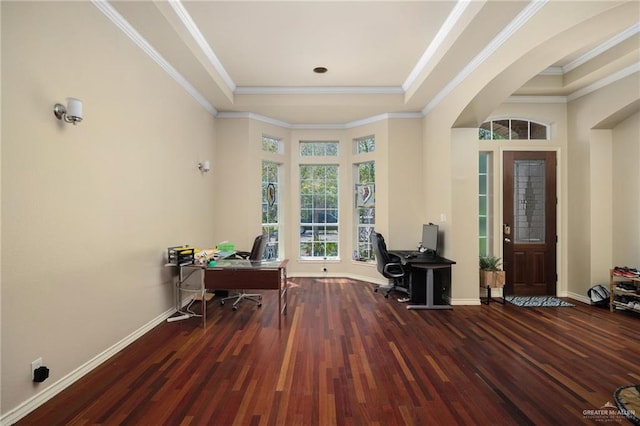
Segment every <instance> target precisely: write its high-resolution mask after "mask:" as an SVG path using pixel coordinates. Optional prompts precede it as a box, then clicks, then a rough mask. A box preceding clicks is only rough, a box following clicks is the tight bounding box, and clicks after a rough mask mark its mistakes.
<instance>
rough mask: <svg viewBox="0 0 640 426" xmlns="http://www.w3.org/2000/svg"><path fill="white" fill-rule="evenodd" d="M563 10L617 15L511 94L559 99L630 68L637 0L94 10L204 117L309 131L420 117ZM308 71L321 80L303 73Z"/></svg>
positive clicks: (199, 4) (167, 5)
mask: <svg viewBox="0 0 640 426" xmlns="http://www.w3.org/2000/svg"><path fill="white" fill-rule="evenodd" d="M562 3H565V5H564V6H563V5H562ZM566 3H570V4H571V6H570V7H572V8H573V9H570V10H572V11H576V12H577V13H576V14H577V15H580V16H582V15H584V18H583V19H582V20H583V21H587V20H589V19H597V17H598V15H599V14H603V16H604V14H607V13H609V14H611V13H613V12H612V11H614V10H615V9H616V8H618V9H620V10H622V9H623V8H626V13H625V14H624V15H625V16H627V18H626V19H617V20H615V24H608V23H606V20H603V22H605V23H604V24H603V25H607V28H606V29H602V30H601V31H600V32H599V34H597V36H591V37H585V38H584V41H582V42H581V40H580V39H576V40H573V39H572V40H569V41H570V43H569V42H568V43H565V44H566V46H565V44H562V43H558V45H559V46H562V47H563V49H564V51H561V52H554V55H549V59H548V60H549V63H546V62H545V60H544V58H543V59H542V60H538V61H537V62H536V64H537V69H535V70H534V73H533V74H532V75H534V78H531V79H529V78H524V77H523V80H522V85H521V87H520V88H518V89H517V90H515V91H514V92H513V93H511V94H513V95H527V96H554V97H570V96H572V94H576V93H578V94H580V93H581V91H585V90H588V88H589V87H592V86H593V85H596V84H598V82H599V81H603V79H607V78H609V79H611V78H613V77H611V76H614V77H615V76H616V75H622V74H625V75H629V73H634V72H635V73H637V72H638V71H639V70H640V68H638V64H639V62H640V35H639V29H640V24H639V23H638V17H637V16H638V15H636V16H635V17H634V16H633V13H634V12H636V13H637V12H638V4H639V2H638V1H637V0H634V1H626V2H622V1H621V2H617V1H609V0H606V1H602V2H595V1H590V0H587V1H584V2H582V1H574V2H557V1H550V2H545V1H537V2H527V1H471V2H467V1H464V2H456V1H406V2H403V1H353V2H351V1H280V2H275V1H193V2H186V1H183V2H179V1H172V2H166V1H153V2H151V1H143V2H137V1H125V2H110V3H106V2H95V3H94V4H96V6H97V7H98V8H100V9H101V10H102V11H103V12H104V13H105V14H107V15H108V16H109V17H110V18H111V19H112V20H113V21H114V23H115V24H117V25H119V26H120V27H121V28H122V29H123V30H124V31H125V32H126V33H127V34H128V35H129V36H130V37H131V38H132V40H133V41H135V42H136V43H138V44H139V45H140V46H141V47H142V48H143V49H144V50H145V51H147V53H149V54H150V56H152V57H153V58H154V59H155V60H156V61H157V62H158V63H159V64H160V65H161V66H163V67H164V68H165V69H166V70H167V72H169V73H170V74H171V75H172V76H174V78H175V79H176V80H177V81H178V82H180V83H181V84H182V85H183V86H185V88H186V90H188V91H189V92H190V93H191V94H192V95H193V96H194V97H195V98H196V99H198V101H199V102H201V103H202V104H203V105H204V106H205V107H206V108H207V109H209V110H210V111H211V112H212V113H213V114H215V115H217V116H232V115H234V114H254V115H258V116H261V117H265V118H268V119H270V120H274V121H277V122H280V123H283V124H285V125H290V126H305V125H311V126H312V125H345V124H347V123H353V122H358V121H362V120H366V119H369V118H371V117H375V116H378V115H380V114H415V115H419V114H425V113H426V112H428V109H429V108H431V107H433V106H434V105H435V104H436V103H437V102H438V101H439V100H440V99H442V98H443V97H444V96H446V95H447V91H448V90H451V88H452V86H453V85H455V84H457V82H458V81H462V80H464V79H466V78H469V76H471V75H473V73H474V72H476V69H477V68H478V67H479V66H480V64H482V63H483V62H484V61H500V56H499V55H500V54H501V50H500V49H501V48H502V46H503V45H505V44H506V43H507V42H508V41H509V42H515V41H516V40H519V39H522V40H523V41H522V46H523V51H522V55H523V56H524V55H526V54H527V50H526V49H532V48H531V47H528V46H529V45H527V43H526V40H527V37H528V36H529V37H530V36H531V34H532V33H534V32H535V37H537V38H538V39H539V40H540V42H543V41H545V38H546V37H547V34H545V33H544V32H540V31H539V30H535V28H536V27H535V26H534V25H537V26H538V27H537V28H541V27H540V25H541V23H540V22H536V19H538V21H539V20H540V19H542V18H541V17H542V16H547V17H549V16H555V15H554V14H553V12H554V8H557V16H558V17H559V19H563V18H562V16H563V14H566V13H567V7H568V6H567V5H566ZM543 12H544V13H545V14H543ZM629 12H630V13H631V16H630V17H629ZM581 14H582V15H581ZM545 19H549V18H545ZM571 19H574V20H576V21H577V19H576V18H575V16H574V17H572V18H571ZM568 25H569V24H568ZM571 25H573V24H571ZM554 28H555V27H554ZM569 30H570V28H569V27H568V28H567V31H566V32H567V38H568V37H570V36H571V35H570V34H569ZM551 36H553V37H561V36H562V34H556V33H554V34H549V35H548V37H551ZM572 37H573V38H574V39H575V36H572ZM511 49H513V47H511ZM516 49H517V46H516ZM509 65H511V64H510V63H505V64H504V67H505V68H506V67H508V66H509ZM317 66H323V67H326V68H328V72H327V73H325V74H316V73H314V72H313V68H314V67H317ZM634 67H635V68H634Z"/></svg>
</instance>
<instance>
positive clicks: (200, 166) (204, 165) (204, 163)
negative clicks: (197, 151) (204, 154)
mask: <svg viewBox="0 0 640 426" xmlns="http://www.w3.org/2000/svg"><path fill="white" fill-rule="evenodd" d="M198 169H200V171H201V172H203V173H206V172H208V171H209V170H211V163H210V162H209V160H206V161H202V162H200V163H198Z"/></svg>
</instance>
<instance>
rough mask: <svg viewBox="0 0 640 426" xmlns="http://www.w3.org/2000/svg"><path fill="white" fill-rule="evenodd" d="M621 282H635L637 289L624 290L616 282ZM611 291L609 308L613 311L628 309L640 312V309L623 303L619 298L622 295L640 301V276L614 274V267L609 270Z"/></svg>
mask: <svg viewBox="0 0 640 426" xmlns="http://www.w3.org/2000/svg"><path fill="white" fill-rule="evenodd" d="M619 282H631V283H633V284H634V286H635V289H633V290H631V289H630V290H624V289H621V288H617V287H616V284H617V283H619ZM609 293H610V298H611V299H610V302H609V309H610V310H611V312H613V311H614V310H616V309H626V310H629V311H633V312H638V313H640V310H638V309H634V308H632V307H629V305H628V304H626V303H623V302H621V301H620V300H619V298H620V297H621V296H624V297H625V298H627V299H629V300H634V299H635V300H636V301H637V302H639V303H640V277H635V278H631V277H624V276H620V275H614V273H613V269H610V270H609Z"/></svg>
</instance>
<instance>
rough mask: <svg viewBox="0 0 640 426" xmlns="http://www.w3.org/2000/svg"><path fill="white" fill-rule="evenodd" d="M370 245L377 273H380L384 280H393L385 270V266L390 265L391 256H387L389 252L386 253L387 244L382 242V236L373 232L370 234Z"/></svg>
mask: <svg viewBox="0 0 640 426" xmlns="http://www.w3.org/2000/svg"><path fill="white" fill-rule="evenodd" d="M371 245H372V246H373V252H374V253H375V255H376V262H377V267H378V272H380V273H381V274H382V275H383V276H384V277H386V278H394V277H392V276H390V275H389V274H388V273H387V272H386V270H385V266H386V265H387V264H388V263H391V256H389V252H388V251H387V243H385V242H384V237H383V236H382V234H380V233H378V232H375V231H374V232H372V233H371Z"/></svg>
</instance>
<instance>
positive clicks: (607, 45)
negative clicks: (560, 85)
mask: <svg viewBox="0 0 640 426" xmlns="http://www.w3.org/2000/svg"><path fill="white" fill-rule="evenodd" d="M638 32H640V24H634V25H632V26H630V27H629V28H627V29H626V30H624V31H622V32H621V33H620V34H617V35H615V36H614V37H612V38H610V39H609V40H607V41H605V42H604V43H602V44H601V45H599V46H598V47H596V48H595V49H592V50H590V51H589V52H587V53H585V54H584V55H582V56H580V57H579V58H577V59H575V60H574V61H571V62H569V63H568V64H566V65H564V66H563V67H562V72H563V73H568V72H569V71H571V70H573V69H575V68H578V67H579V66H580V65H582V64H584V63H586V62H588V61H590V60H591V59H593V58H595V57H596V56H598V55H600V54H602V53H604V52H606V51H607V50H609V49H611V48H612V47H614V46H615V45H617V44H620V43H622V42H623V41H625V40H626V39H628V38H629V37H632V36H634V35H636V34H638Z"/></svg>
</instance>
